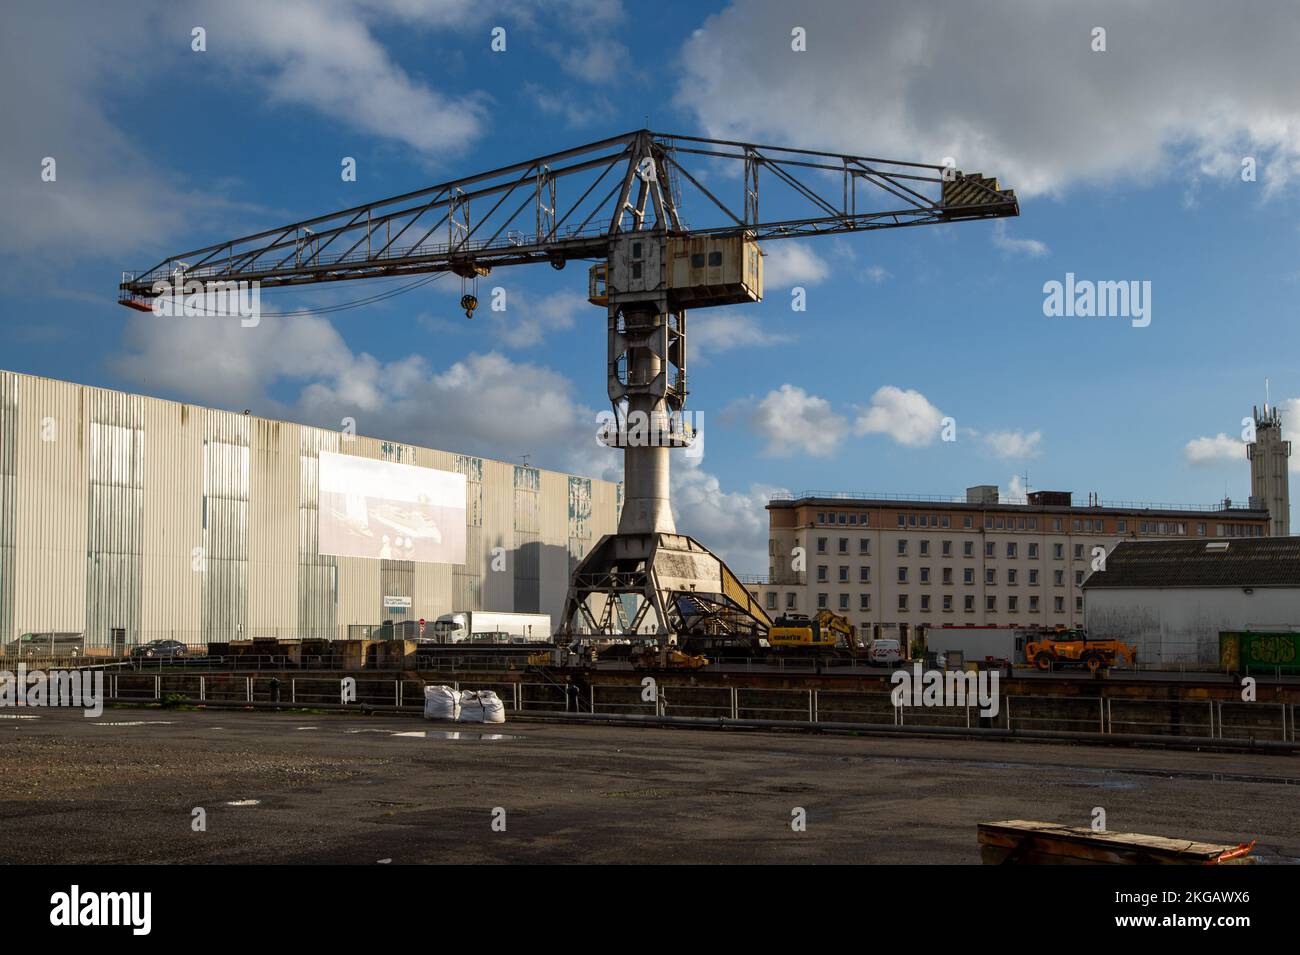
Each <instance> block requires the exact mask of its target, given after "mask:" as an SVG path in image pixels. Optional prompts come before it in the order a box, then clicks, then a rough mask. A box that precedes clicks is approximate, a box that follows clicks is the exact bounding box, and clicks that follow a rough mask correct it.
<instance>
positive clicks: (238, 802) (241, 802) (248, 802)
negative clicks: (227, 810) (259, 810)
mask: <svg viewBox="0 0 1300 955" xmlns="http://www.w3.org/2000/svg"><path fill="white" fill-rule="evenodd" d="M261 802H262V800H260V799H235V800H233V801H231V802H228V803H226V805H227V806H257V805H260V804H261Z"/></svg>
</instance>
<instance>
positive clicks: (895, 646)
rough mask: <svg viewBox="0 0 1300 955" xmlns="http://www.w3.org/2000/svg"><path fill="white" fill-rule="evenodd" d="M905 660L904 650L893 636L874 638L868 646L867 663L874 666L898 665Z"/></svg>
mask: <svg viewBox="0 0 1300 955" xmlns="http://www.w3.org/2000/svg"><path fill="white" fill-rule="evenodd" d="M902 661H903V650H902V647H901V646H900V645H899V643H898V641H897V640H896V639H894V638H892V637H887V638H883V639H880V640H872V641H871V643H870V644H869V645H868V646H867V663H868V664H869V665H870V666H873V667H890V666H896V665H897V664H899V663H901V662H902Z"/></svg>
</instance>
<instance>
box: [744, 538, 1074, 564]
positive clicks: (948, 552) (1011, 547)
mask: <svg viewBox="0 0 1300 955" xmlns="http://www.w3.org/2000/svg"><path fill="white" fill-rule="evenodd" d="M828 543H829V539H828V538H825V537H819V538H817V553H818V554H826V553H828V551H827V546H828ZM931 543H932V542H931V541H928V540H920V541H917V542H916V544H917V551H918V553H919V555H920V556H921V557H929V556H930V553H931V546H930V545H931ZM939 544H940V549H939V553H940V556H942V557H951V556H952V553H953V550H952V545H953V542H952V541H950V540H945V541H940V542H939ZM961 545H962V556H963V557H974V556H975V542H974V541H973V540H966V541H962V542H961ZM911 546H912V541H911V540H909V539H908V538H906V537H900V538H898V541H897V548H898V551H897V552H898V556H899V557H907V556H908V555H909V553H910V548H911ZM1086 546H1087V545H1085V544H1075V545H1074V559H1075V560H1083V559H1084V550H1085V547H1086ZM848 552H849V539H848V538H847V537H841V538H840V539H839V553H841V554H848ZM1003 552H1004V553H1005V554H1006V556H1007V559H1008V560H1015V559H1017V558H1018V557H1019V556H1020V542H1019V541H1006V542H1005V545H1004V548H1003ZM768 553H770V554H775V553H776V541H775V539H769V540H768ZM1038 553H1039V548H1038V542H1037V541H1030V542H1028V543H1026V544H1025V556H1026V557H1028V558H1029V559H1030V560H1037V559H1038ZM858 555H859V556H862V557H870V556H871V541H870V540H868V539H867V538H865V537H864V538H862V539H860V540H859V541H858ZM984 556H985V557H990V558H995V559H996V558H997V556H998V555H997V542H996V541H985V542H984ZM1052 558H1053V559H1054V560H1065V544H1064V543H1062V542H1054V543H1053V544H1052Z"/></svg>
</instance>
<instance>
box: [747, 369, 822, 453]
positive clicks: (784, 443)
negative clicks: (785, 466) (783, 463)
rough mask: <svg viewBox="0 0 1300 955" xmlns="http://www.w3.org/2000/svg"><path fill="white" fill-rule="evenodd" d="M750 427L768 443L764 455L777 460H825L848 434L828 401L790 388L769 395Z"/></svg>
mask: <svg viewBox="0 0 1300 955" xmlns="http://www.w3.org/2000/svg"><path fill="white" fill-rule="evenodd" d="M733 407H734V406H733ZM749 423H750V427H751V428H752V429H753V430H754V432H755V433H757V434H759V435H762V436H763V437H765V438H766V439H767V447H766V448H765V449H764V452H763V453H764V454H767V455H772V456H777V457H785V456H788V455H791V454H796V453H799V452H802V453H805V454H810V455H813V456H814V457H826V456H827V455H830V454H832V453H834V451H835V449H836V448H837V447H839V443H840V441H841V440H843V438H844V436H845V435H846V434H847V433H848V422H847V421H845V419H844V418H843V417H841V416H840V415H838V414H836V413H835V412H834V411H833V410H832V409H831V404H830V402H829V401H827V400H826V399H825V398H819V397H817V396H816V395H810V394H808V392H806V391H804V390H803V389H802V388H799V387H796V386H795V385H790V384H785V385H782V386H781V387H780V388H778V389H776V390H775V391H769V392H768V393H767V394H766V395H765V396H764V397H763V399H762V400H761V401H759V402H758V406H757V407H756V408H755V409H754V411H753V413H752V414H751V416H750V419H749Z"/></svg>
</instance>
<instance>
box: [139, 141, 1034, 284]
mask: <svg viewBox="0 0 1300 955" xmlns="http://www.w3.org/2000/svg"><path fill="white" fill-rule="evenodd" d="M737 163H739V164H742V165H743V168H741V169H736V170H734V171H735V172H736V173H738V174H737V175H734V176H731V175H730V174H731V173H732V172H733V168H731V167H734V165H735V164H737ZM728 178H734V179H735V180H736V181H737V182H740V181H742V180H743V190H742V196H741V202H740V203H739V204H729V203H728V202H726V201H724V200H723V199H721V198H719V196H718V193H721V192H723V191H724V190H723V186H727V187H728V188H731V187H732V183H730V182H728V181H727V180H728ZM760 178H761V179H762V180H763V188H764V193H763V199H764V201H763V204H762V210H761V211H760V190H759V184H760ZM706 182H709V183H710V184H711V186H710V185H706V184H705V183H706ZM688 201H689V202H690V212H691V214H692V215H694V216H696V217H697V218H695V219H694V220H688V217H687V210H686V203H687V202H688ZM471 213H472V214H471ZM1018 214H1019V205H1018V203H1017V201H1016V196H1015V193H1014V191H1012V190H1009V189H1006V190H1004V189H1001V188H1000V187H999V185H998V182H997V180H996V179H991V178H985V177H983V176H980V175H978V174H975V175H966V174H963V173H960V172H957V171H955V170H953V169H950V168H948V167H945V166H939V165H932V164H926V163H915V162H900V161H892V160H884V159H874V158H868V157H862V156H849V155H844V154H839V153H829V152H819V151H815V150H807V149H794V148H788V147H781V146H763V145H757V144H753V143H742V142H736V141H731V140H719V139H704V138H700V137H693V136H674V135H669V134H664V133H654V132H651V131H649V130H637V131H634V132H630V133H626V134H624V135H622V136H614V137H611V138H609V139H603V140H600V141H599V142H594V143H589V144H587V145H585V146H579V147H576V148H574V149H567V150H563V151H561V152H557V153H552V154H550V155H548V156H541V157H538V158H536V159H530V160H527V161H525V162H521V163H514V164H512V165H509V166H505V167H502V168H500V169H496V170H493V171H491V172H484V173H479V174H476V175H472V176H467V177H464V178H461V179H456V180H452V181H449V182H445V183H440V184H438V185H434V186H430V187H428V188H426V189H420V190H416V191H414V192H408V193H405V194H403V195H399V196H393V197H391V198H388V199H381V200H379V201H376V202H371V203H368V204H365V205H360V206H353V207H352V208H349V209H343V210H340V211H338V212H334V213H330V214H327V215H321V216H316V217H314V218H311V219H305V220H302V221H300V222H294V223H290V224H288V225H284V226H280V227H278V228H275V229H268V230H266V231H263V232H258V233H255V234H253V235H247V236H243V237H241V238H237V239H231V240H228V241H225V242H221V243H218V244H216V245H209V246H205V247H203V248H199V249H194V250H191V251H188V252H182V253H178V254H176V255H172V256H168V257H167V258H165V259H164V260H162V261H161V262H159V263H158V264H156V265H154V266H153V267H152V268H149V269H145V270H143V271H138V272H123V273H122V281H121V284H120V286H119V291H120V295H119V300H120V301H121V302H122V303H123V304H125V305H130V306H133V307H136V308H146V309H147V308H148V307H149V303H151V302H152V300H153V299H154V298H155V297H157V296H158V295H160V294H166V293H169V292H171V291H173V290H178V291H179V290H181V289H182V288H183V287H184V286H185V285H187V284H190V283H199V285H200V287H202V286H207V285H209V284H211V283H234V282H256V283H259V285H260V286H261V287H263V288H274V287H278V286H292V285H305V284H313V283H319V282H339V281H348V280H355V279H366V278H377V277H389V276H404V275H418V274H425V273H431V272H453V273H456V274H458V275H461V276H476V275H484V274H486V273H487V271H489V270H491V269H493V268H500V267H502V266H507V265H523V264H528V263H539V262H549V263H550V264H551V265H552V266H554V267H555V268H562V267H563V266H564V263H565V262H567V261H569V260H571V259H590V258H603V257H605V256H606V255H607V254H608V250H609V245H610V240H611V237H612V236H615V235H617V234H619V233H623V232H629V231H652V232H659V233H671V234H673V235H678V236H680V235H689V236H723V235H736V234H740V233H744V234H748V235H750V236H752V237H753V238H755V239H758V240H760V241H763V240H769V239H787V238H799V237H803V236H816V235H835V234H840V233H846V232H867V231H872V230H877V229H891V228H901V227H905V226H916V225H930V224H939V223H945V222H955V221H961V220H966V219H991V218H999V217H1004V216H1014V215H1018ZM191 287H192V286H191Z"/></svg>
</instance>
